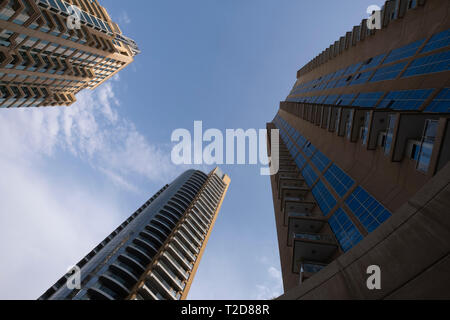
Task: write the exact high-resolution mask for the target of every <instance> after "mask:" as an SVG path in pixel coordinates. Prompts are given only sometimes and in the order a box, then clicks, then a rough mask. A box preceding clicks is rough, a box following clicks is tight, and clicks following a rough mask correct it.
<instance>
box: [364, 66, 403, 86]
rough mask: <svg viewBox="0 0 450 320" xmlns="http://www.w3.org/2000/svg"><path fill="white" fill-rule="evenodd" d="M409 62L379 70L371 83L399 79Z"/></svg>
mask: <svg viewBox="0 0 450 320" xmlns="http://www.w3.org/2000/svg"><path fill="white" fill-rule="evenodd" d="M407 63H408V62H400V63H397V64H394V65H391V66H387V67H383V68H380V69H378V70H377V71H376V72H375V74H374V76H373V77H372V79H370V82H377V81H384V80H392V79H395V78H397V76H398V75H399V74H400V72H401V71H402V70H403V69H404V68H405V66H406V64H407Z"/></svg>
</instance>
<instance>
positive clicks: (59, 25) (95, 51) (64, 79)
mask: <svg viewBox="0 0 450 320" xmlns="http://www.w3.org/2000/svg"><path fill="white" fill-rule="evenodd" d="M138 53H139V49H138V47H137V45H136V43H135V42H134V41H133V40H132V39H130V38H128V37H126V36H125V35H123V34H122V32H121V30H120V28H119V26H118V25H117V24H116V23H114V22H112V21H111V18H110V17H109V15H108V13H107V12H106V10H105V9H104V8H103V7H102V6H100V5H99V3H98V1H97V0H67V1H62V0H2V1H0V108H13V107H39V106H69V105H71V104H72V103H74V102H75V101H76V99H75V94H77V93H78V92H79V91H81V90H82V89H85V88H89V89H94V88H96V87H97V86H98V85H100V84H101V83H103V82H104V81H106V80H107V79H109V78H110V77H111V76H113V75H114V74H116V73H117V72H118V71H120V70H121V69H123V68H124V67H126V66H127V65H128V64H130V63H131V62H132V61H133V57H134V56H135V55H136V54H138Z"/></svg>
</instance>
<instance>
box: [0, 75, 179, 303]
mask: <svg viewBox="0 0 450 320" xmlns="http://www.w3.org/2000/svg"><path fill="white" fill-rule="evenodd" d="M115 79H116V80H115V81H109V82H107V83H105V84H103V85H102V86H100V87H99V88H98V89H96V90H95V91H83V92H81V93H80V94H79V95H78V96H77V98H78V101H77V102H76V103H75V104H74V105H72V106H71V107H68V108H65V107H54V108H29V109H14V110H13V109H0V261H2V263H1V264H0V284H1V289H0V299H36V298H37V297H38V296H40V295H41V294H42V293H43V292H44V291H45V290H46V289H48V288H49V287H50V286H51V285H52V284H53V283H54V282H55V281H56V280H58V278H59V277H60V276H62V275H63V274H64V273H65V271H66V270H67V268H68V267H69V266H70V265H73V264H74V263H76V262H78V260H79V259H81V258H82V257H83V256H84V255H85V254H87V253H88V252H89V251H90V250H91V249H92V248H93V247H95V246H96V245H97V244H98V243H99V242H100V241H102V240H103V239H104V237H106V236H107V235H108V234H109V233H110V232H111V231H112V230H114V228H115V227H117V225H119V224H120V223H121V222H122V221H123V220H124V219H125V218H126V217H128V215H129V214H130V213H131V212H129V211H128V210H122V208H123V204H122V203H121V202H120V200H121V199H119V198H118V197H117V196H116V194H118V193H122V192H120V191H119V190H117V189H115V188H109V187H108V188H98V186H102V185H106V186H110V185H114V186H118V187H119V188H121V190H125V191H128V192H129V191H131V192H137V191H138V190H139V188H138V187H137V186H136V185H135V184H133V183H131V182H130V181H137V183H139V181H143V180H142V178H144V180H147V181H153V182H155V183H156V184H157V185H159V184H162V183H167V182H168V179H170V177H173V176H175V175H176V174H177V171H179V170H182V169H181V168H174V167H173V166H172V164H171V162H170V158H169V157H168V156H167V155H166V154H170V152H166V151H165V150H164V149H163V147H159V146H156V145H152V144H151V143H149V141H148V140H147V139H146V137H145V136H144V135H142V134H141V133H140V132H139V131H138V129H137V128H136V126H135V125H134V124H133V123H132V122H130V121H129V120H127V119H125V118H123V117H121V116H120V113H119V112H118V110H117V106H118V105H119V101H118V100H117V98H116V97H115V95H114V86H116V85H117V79H118V78H115ZM72 162H73V163H75V164H70V163H72ZM72 165H73V166H74V167H75V168H76V169H77V170H80V172H81V173H82V174H85V175H88V176H89V175H91V174H92V172H93V173H96V172H98V173H100V177H102V175H103V176H104V177H105V181H97V180H99V179H96V178H95V177H94V178H92V179H93V181H95V183H98V185H97V186H92V185H90V182H89V181H85V180H86V179H84V178H83V177H78V176H77V175H78V172H77V173H73V174H70V172H68V173H63V174H61V173H60V171H58V169H60V170H61V168H63V169H62V171H64V169H65V168H72V167H71V166H72ZM100 180H101V179H100ZM108 181H109V182H111V183H110V184H108V183H105V182H108ZM96 187H97V188H96ZM138 205H140V204H136V207H138Z"/></svg>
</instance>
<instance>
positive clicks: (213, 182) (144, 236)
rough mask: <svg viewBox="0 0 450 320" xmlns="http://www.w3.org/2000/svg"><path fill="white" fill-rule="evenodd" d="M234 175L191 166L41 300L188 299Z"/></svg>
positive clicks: (218, 170) (87, 256) (217, 169)
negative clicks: (76, 284) (76, 275)
mask: <svg viewBox="0 0 450 320" xmlns="http://www.w3.org/2000/svg"><path fill="white" fill-rule="evenodd" d="M229 183H230V179H229V177H228V176H227V175H225V174H223V173H222V172H221V171H220V169H219V168H216V169H215V170H213V171H212V172H211V173H209V175H206V174H204V173H203V172H201V171H195V170H189V171H186V172H185V173H183V174H182V175H180V176H179V177H178V178H177V179H176V180H175V181H173V182H172V183H171V184H170V185H166V186H165V187H164V188H162V189H161V190H160V191H159V192H158V193H156V194H155V195H154V196H153V197H152V198H150V199H149V200H148V201H147V202H146V203H145V204H144V205H143V206H142V207H141V208H139V209H138V210H137V211H136V212H135V213H133V214H132V215H131V216H130V217H129V218H128V219H127V220H126V221H125V222H124V223H122V224H121V225H120V226H119V227H118V228H117V229H116V230H114V231H113V232H112V233H111V234H110V235H109V236H108V237H107V238H106V239H105V240H104V241H102V242H101V243H100V244H99V245H98V246H97V247H96V248H95V249H94V250H92V251H91V252H90V253H89V254H88V255H86V257H84V258H83V259H82V260H81V261H80V262H79V263H78V264H77V265H76V266H77V268H79V275H80V278H79V279H80V284H81V286H80V287H79V288H75V289H70V288H72V287H71V286H69V285H68V282H71V281H72V279H73V276H74V273H72V272H69V273H68V274H66V275H65V276H64V277H62V278H61V279H60V280H59V281H58V282H56V283H55V285H53V286H52V287H51V288H50V289H49V290H47V291H46V292H45V293H44V294H43V295H42V296H41V297H40V298H39V299H40V300H66V299H72V300H80V299H83V300H95V299H109V300H117V299H132V300H148V299H149V300H180V299H185V298H186V297H187V294H188V292H189V289H190V286H191V284H192V280H193V279H194V276H195V273H196V270H197V268H198V265H199V263H200V260H201V257H202V254H203V251H204V249H205V247H206V243H207V242H208V238H209V236H210V234H211V231H212V228H213V226H214V222H215V220H216V218H217V215H218V212H219V210H220V207H221V205H222V202H223V199H224V197H225V194H226V192H227V189H228V186H229Z"/></svg>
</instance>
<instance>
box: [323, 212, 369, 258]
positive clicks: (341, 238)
mask: <svg viewBox="0 0 450 320" xmlns="http://www.w3.org/2000/svg"><path fill="white" fill-rule="evenodd" d="M328 222H329V224H330V227H331V230H333V232H334V235H335V236H336V239H337V240H338V242H339V244H340V245H341V248H342V250H343V251H344V252H347V251H348V250H350V249H351V248H352V247H353V246H355V245H356V244H357V243H358V242H360V241H361V240H362V239H363V236H362V235H361V233H360V232H359V230H358V229H357V228H356V226H355V225H354V224H353V222H352V221H351V220H350V218H349V217H348V215H347V214H346V213H345V211H344V210H342V209H341V208H339V209H338V210H337V211H336V213H335V214H333V216H331V218H330V220H329V221H328Z"/></svg>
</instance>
